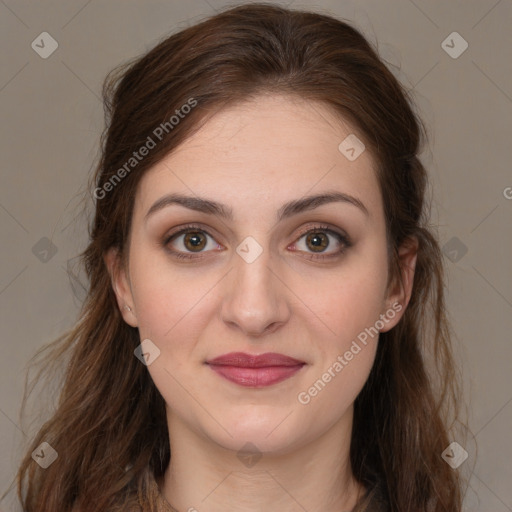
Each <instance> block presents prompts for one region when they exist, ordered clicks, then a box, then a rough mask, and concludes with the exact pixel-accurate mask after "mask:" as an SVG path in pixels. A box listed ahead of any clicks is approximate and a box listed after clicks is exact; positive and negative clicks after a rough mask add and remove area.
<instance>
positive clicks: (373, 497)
mask: <svg viewBox="0 0 512 512" xmlns="http://www.w3.org/2000/svg"><path fill="white" fill-rule="evenodd" d="M139 502H140V505H141V508H142V510H144V511H146V510H150V511H152V512H153V511H154V512H179V511H178V510H176V509H175V508H174V507H173V506H172V505H171V504H170V503H168V502H167V500H166V499H165V497H164V496H163V495H162V493H161V492H160V488H159V487H158V484H157V482H156V481H155V479H154V478H153V476H152V475H151V477H150V479H149V481H148V493H147V496H140V495H139ZM148 502H149V503H148ZM148 505H149V509H148ZM387 511H388V507H387V506H386V505H385V501H384V499H383V496H382V491H381V489H380V487H379V486H375V487H372V488H369V489H367V491H366V493H365V495H364V496H363V497H362V498H361V499H360V500H359V502H358V503H357V504H356V506H355V507H354V508H353V509H352V510H351V511H350V512H387Z"/></svg>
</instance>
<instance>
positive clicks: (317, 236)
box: [308, 233, 328, 252]
mask: <svg viewBox="0 0 512 512" xmlns="http://www.w3.org/2000/svg"><path fill="white" fill-rule="evenodd" d="M308 242H313V247H319V248H320V249H322V248H325V247H327V245H328V241H327V240H326V237H323V240H322V234H321V233H312V234H311V235H309V237H308ZM317 252H318V251H317Z"/></svg>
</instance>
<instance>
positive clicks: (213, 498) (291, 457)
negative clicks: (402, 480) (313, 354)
mask: <svg viewBox="0 0 512 512" xmlns="http://www.w3.org/2000/svg"><path fill="white" fill-rule="evenodd" d="M352 416H353V409H352V408H350V409H349V411H347V414H346V415H345V416H343V417H342V418H341V420H340V421H339V422H338V423H336V424H335V425H334V426H333V427H331V429H330V430H329V431H327V432H325V433H324V434H323V435H322V436H321V437H320V438H316V439H314V440H312V441H310V442H309V443H306V444H303V445H301V446H300V447H296V448H290V447H288V448H287V449H286V450H285V449H283V450H279V451H275V450H274V451H269V452H266V453H261V454H260V453H257V454H255V455H253V456H252V458H251V456H250V455H242V454H241V453H240V452H238V453H237V451H235V450H230V449H226V448H225V447H223V446H220V445H219V444H217V443H215V442H213V441H212V440H211V439H209V438H208V437H206V436H203V435H199V434H197V432H194V431H191V430H190V429H189V428H188V427H187V426H186V425H185V424H184V423H183V422H182V421H180V418H177V417H176V416H172V415H171V414H169V412H168V424H169V436H170V440H171V444H170V446H171V461H170V464H169V466H168V468H167V471H166V473H165V476H164V479H163V481H162V483H161V484H160V485H161V490H162V494H163V495H164V497H165V499H166V500H167V501H168V502H169V503H170V504H172V506H173V507H175V508H176V509H178V510H180V511H182V510H187V511H191V512H193V511H194V510H196V511H197V510H200V511H201V512H221V511H222V512H235V511H236V512H256V511H262V510H280V511H282V512H292V511H296V510H299V509H303V510H307V511H308V512H320V511H322V512H341V511H349V510H352V509H353V508H354V507H355V505H356V503H357V502H358V501H359V499H360V498H361V497H362V496H363V494H364V492H365V489H364V487H363V486H362V485H361V484H360V483H358V482H357V481H356V480H355V478H354V476H353V474H352V470H351V466H350V438H351V430H352ZM240 444H241V445H244V443H240Z"/></svg>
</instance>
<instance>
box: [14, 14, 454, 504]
mask: <svg viewBox="0 0 512 512" xmlns="http://www.w3.org/2000/svg"><path fill="white" fill-rule="evenodd" d="M104 98H105V108H106V113H107V129H106V132H105V134H104V137H103V139H102V141H103V148H102V149H103V152H102V158H101V161H100V163H99V165H98V168H97V172H96V175H95V177H94V185H93V186H92V189H93V196H94V198H95V200H96V202H95V217H94V221H93V225H92V229H91V240H90V244H89V246H88V247H87V249H86V250H85V252H84V254H83V259H84V264H85V268H86V270H87V273H88V276H89V279H90V289H89V294H88V297H87V299H86V301H85V303H84V307H83V312H82V314H81V317H80V319H79V322H78V323H77V325H76V327H75V328H74V329H73V330H72V331H71V332H69V333H67V334H66V335H65V336H64V337H63V338H61V339H59V340H57V342H55V346H54V350H53V352H52V353H51V354H49V356H48V359H47V360H46V364H47V363H48V361H54V362H58V361H61V359H60V358H61V357H63V356H64V355H65V354H68V355H69V357H70V359H69V363H68V366H67V371H66V379H65V382H64V384H63V388H62V394H61V396H60V401H59V404H58V407H57V409H56V411H55V414H54V415H53V417H52V418H51V419H50V420H49V421H48V422H47V423H45V424H44V425H43V427H42V428H41V429H40V431H39V433H38V435H37V437H36V439H35V440H34V442H33V443H32V445H31V447H30V449H29V450H28V453H27V455H26V457H25V459H24V461H23V463H22V465H21V467H20V470H19V474H18V492H19V496H20V499H22V502H23V506H24V510H26V511H27V512H32V511H35V510H37V511H40V512H42V511H56V510H59V511H65V510H72V511H75V512H79V511H91V510H102V511H105V510H108V511H121V510H123V511H124V510H144V511H146V510H180V511H185V510H189V511H192V510H198V511H220V510H223V511H234V510H237V511H240V510H242V511H245V510H247V511H256V510H258V511H263V510H265V511H267V510H281V511H291V510H308V511H310V512H313V511H319V510H323V511H333V512H334V511H341V510H346V511H348V510H350V511H353V512H356V511H358V512H361V511H363V510H364V511H367V512H372V511H384V510H388V511H415V512H420V511H425V512H426V511H436V512H437V511H439V512H441V511H447V510H449V511H460V510H461V507H462V492H461V479H460V476H459V474H458V471H457V470H454V469H452V468H451V467H450V466H449V465H448V464H447V463H446V462H445V461H444V460H443V458H442V457H441V454H442V452H443V451H444V450H445V449H446V448H447V447H448V445H449V444H450V442H451V440H452V439H451V438H450V435H449V430H448V429H449V423H448V421H449V420H448V413H451V414H453V416H454V418H457V414H458V411H457V404H458V403H459V402H458V394H459V393H460V391H459V390H460V383H459V382H458V380H457V378H456V376H457V374H456V373H455V371H454V361H453V356H452V348H451V342H450V336H449V327H448V324H447V320H446V318H445V309H444V298H443V282H444V281H443V279H444V278H443V267H442V257H441V254H440V250H439V246H438V242H437V240H436V237H435V236H434V234H433V233H432V232H431V231H430V230H429V228H428V208H427V205H426V203H425V194H426V189H427V175H426V171H425V169H424V167H423V166H422V164H421V162H420V160H419V158H418V155H419V151H420V143H421V136H422V134H423V132H422V124H421V121H420V120H419V119H418V118H417V116H416V115H415V114H414V112H413V109H412V107H411V103H410V101H409V99H408V98H407V93H406V91H405V90H404V88H403V87H402V86H401V85H400V84H399V83H398V82H397V80H396V79H395V78H394V76H393V75H392V74H391V72H390V71H389V70H388V69H387V67H386V66H385V65H384V64H383V62H382V61H381V60H380V58H379V57H378V55H377V53H376V51H375V50H374V49H372V48H371V46H370V45H369V43H368V42H367V41H366V40H365V38H364V37H363V36H362V35H361V34H360V33H359V32H358V31H357V30H356V29H354V28H353V27H351V26H350V25H349V24H347V23H345V22H343V21H340V20H337V19H334V18H331V17H328V16H325V15H320V14H314V13H308V12H300V11H292V10H287V9H284V8H282V7H277V6H272V5H265V4H257V5H255V4H252V5H243V6H238V7H235V8H232V9H230V10H227V11H225V12H222V13H220V14H218V15H216V16H213V17H211V18H210V19H207V20H205V21H203V22H201V23H199V24H197V25H195V26H192V27H189V28H187V29H185V30H182V31H180V32H178V33H176V34H174V35H172V36H171V37H169V38H167V39H165V40H163V41H162V42H161V43H160V44H158V45H157V46H156V47H155V48H153V49H152V50H150V51H149V52H148V53H147V54H146V55H144V56H142V57H140V58H138V59H137V60H136V61H134V62H132V63H129V64H127V65H126V66H123V67H121V68H119V70H118V72H117V73H114V74H113V75H110V76H109V77H108V78H107V80H106V82H105V88H104ZM429 358H430V359H429ZM427 361H431V362H432V368H427ZM57 364H58V363H57ZM434 376H437V377H438V381H436V380H435V379H434ZM437 386H439V387H437ZM438 389H439V390H440V391H439V392H438ZM42 443H47V444H44V445H42ZM41 446H42V447H43V448H44V449H45V450H46V454H43V452H44V449H43V450H42V448H41ZM41 450H42V451H41ZM50 451H51V453H52V454H54V456H53V459H54V460H53V461H52V463H51V464H49V465H48V466H47V467H46V468H43V465H42V464H40V463H37V464H36V462H37V460H36V459H37V456H38V457H39V458H40V459H43V458H44V457H47V456H48V453H49V452H50ZM55 454H57V456H56V457H55Z"/></svg>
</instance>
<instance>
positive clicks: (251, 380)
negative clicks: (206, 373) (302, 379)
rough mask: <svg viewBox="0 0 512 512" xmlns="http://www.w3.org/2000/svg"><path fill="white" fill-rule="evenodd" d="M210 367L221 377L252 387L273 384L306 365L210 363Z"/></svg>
mask: <svg viewBox="0 0 512 512" xmlns="http://www.w3.org/2000/svg"><path fill="white" fill-rule="evenodd" d="M209 366H210V368H211V369H212V370H213V371H215V372H217V373H218V374H219V375H220V376H221V377H224V378H225V379H227V380H229V381H231V382H234V383H235V384H239V385H240V386H247V387H251V388H262V387H265V386H271V385H272V384H276V383H278V382H281V381H283V380H285V379H288V378H290V377H291V376H292V375H295V374H296V373H297V372H298V371H299V370H300V369H301V368H302V367H303V366H304V365H303V364H301V365H295V366H267V367H264V368H242V367H239V366H224V365H214V364H210V365H209Z"/></svg>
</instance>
